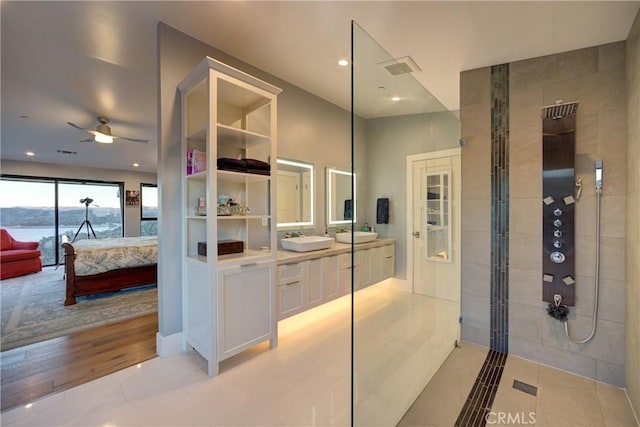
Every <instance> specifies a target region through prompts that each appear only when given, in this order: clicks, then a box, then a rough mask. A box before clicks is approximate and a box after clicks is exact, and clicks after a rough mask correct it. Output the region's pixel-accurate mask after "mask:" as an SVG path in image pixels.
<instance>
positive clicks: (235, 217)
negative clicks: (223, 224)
mask: <svg viewBox="0 0 640 427" xmlns="http://www.w3.org/2000/svg"><path fill="white" fill-rule="evenodd" d="M265 218H266V219H269V218H271V216H269V215H218V219H219V220H227V221H228V220H236V219H265Z"/></svg>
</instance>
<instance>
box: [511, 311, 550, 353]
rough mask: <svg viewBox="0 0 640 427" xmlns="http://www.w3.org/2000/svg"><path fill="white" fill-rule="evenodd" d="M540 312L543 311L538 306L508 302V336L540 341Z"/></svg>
mask: <svg viewBox="0 0 640 427" xmlns="http://www.w3.org/2000/svg"><path fill="white" fill-rule="evenodd" d="M542 313H543V311H542V310H541V309H540V308H538V307H532V306H530V305H524V304H518V303H514V302H511V303H510V304H509V336H510V337H511V336H513V337H514V338H521V339H523V340H527V341H532V342H539V343H541V342H542ZM545 314H546V313H545Z"/></svg>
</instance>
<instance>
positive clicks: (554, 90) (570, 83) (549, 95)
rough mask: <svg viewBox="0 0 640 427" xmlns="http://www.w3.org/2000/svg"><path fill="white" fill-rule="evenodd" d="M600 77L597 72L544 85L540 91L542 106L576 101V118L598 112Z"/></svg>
mask: <svg viewBox="0 0 640 427" xmlns="http://www.w3.org/2000/svg"><path fill="white" fill-rule="evenodd" d="M599 83H600V75H599V73H597V72H593V73H589V74H584V75H581V76H578V77H573V78H569V79H567V80H558V81H556V82H555V83H551V84H548V85H545V86H544V87H543V91H542V102H543V104H544V105H554V104H555V103H556V102H557V101H562V102H573V101H578V102H580V105H579V106H578V116H581V115H582V114H583V113H584V114H591V113H595V112H597V111H598V104H599V98H598V94H599V91H598V89H597V87H598V84H599Z"/></svg>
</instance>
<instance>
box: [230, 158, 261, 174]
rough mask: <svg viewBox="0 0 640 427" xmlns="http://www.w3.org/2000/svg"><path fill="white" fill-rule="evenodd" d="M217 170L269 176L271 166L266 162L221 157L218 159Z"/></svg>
mask: <svg viewBox="0 0 640 427" xmlns="http://www.w3.org/2000/svg"><path fill="white" fill-rule="evenodd" d="M218 169H222V170H227V171H234V172H246V173H255V174H259V175H269V174H270V170H271V165H270V164H269V163H267V162H263V161H262V160H256V159H230V158H227V157H221V158H219V159H218Z"/></svg>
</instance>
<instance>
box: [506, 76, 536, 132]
mask: <svg viewBox="0 0 640 427" xmlns="http://www.w3.org/2000/svg"><path fill="white" fill-rule="evenodd" d="M511 81H512V80H511ZM511 81H510V82H511ZM542 99H543V98H542V86H541V87H533V88H528V89H521V90H516V89H514V87H513V85H512V84H510V85H509V127H511V128H512V129H514V128H519V127H522V126H538V127H540V128H542V120H541V118H540V117H541V116H540V114H541V109H542V107H543V106H544V104H543V101H542Z"/></svg>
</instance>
